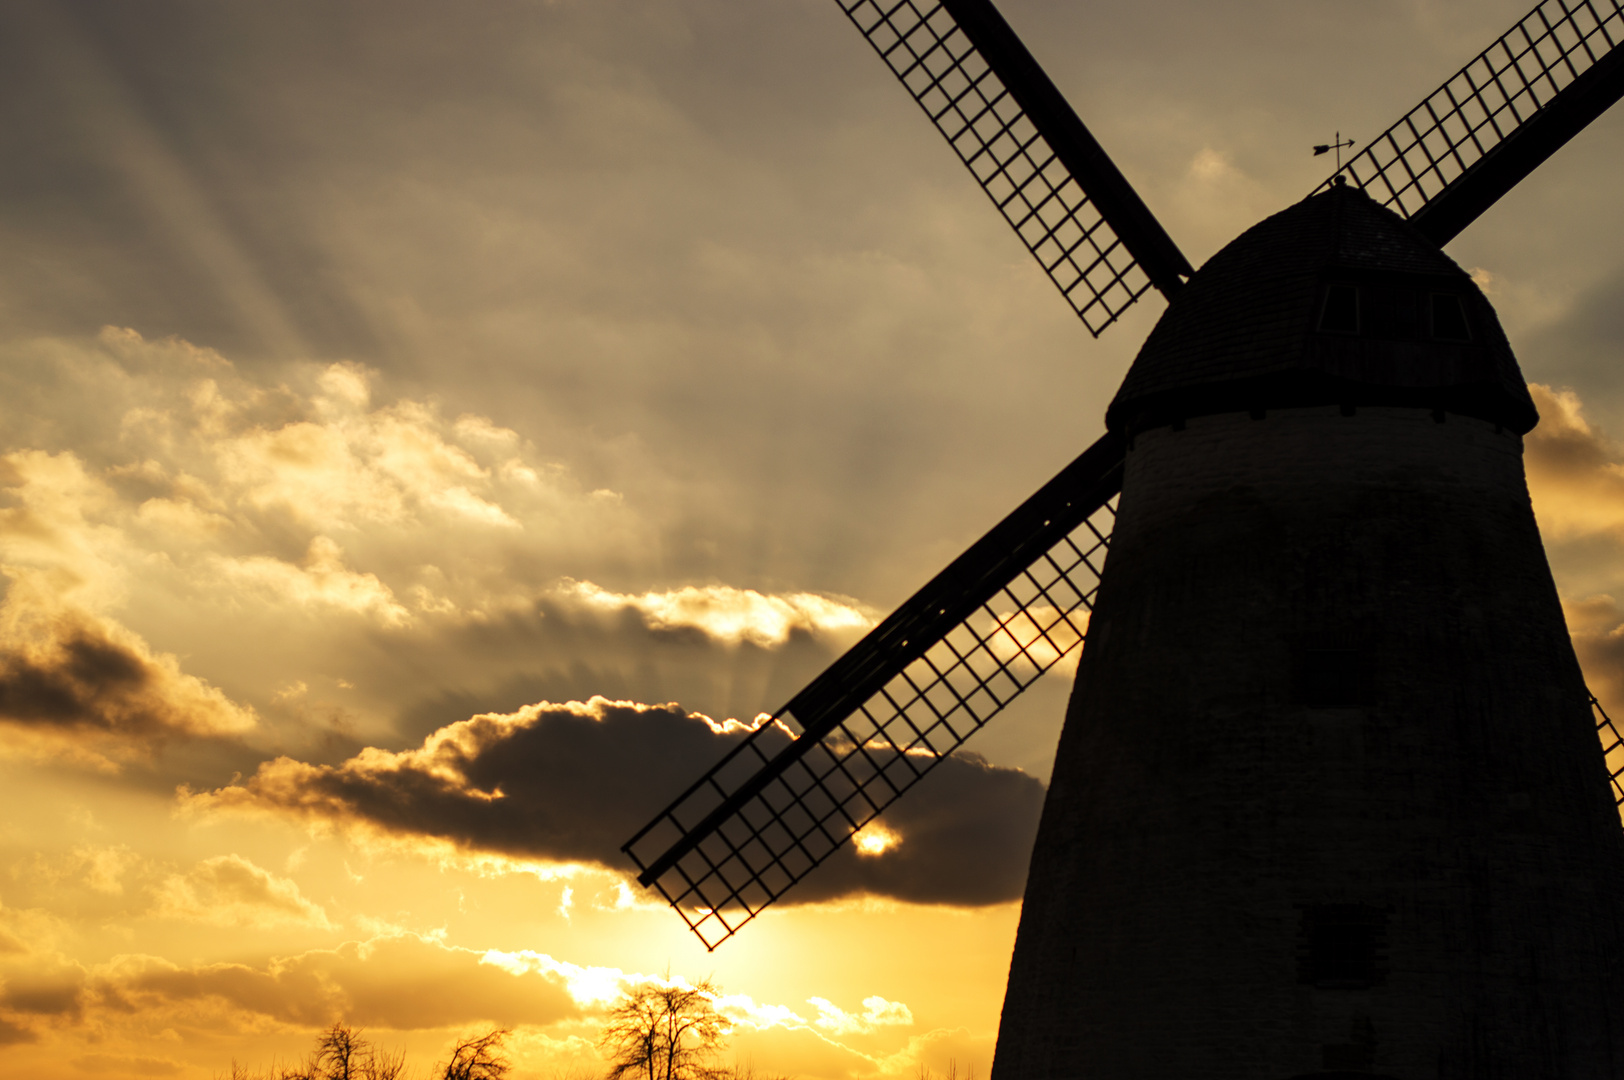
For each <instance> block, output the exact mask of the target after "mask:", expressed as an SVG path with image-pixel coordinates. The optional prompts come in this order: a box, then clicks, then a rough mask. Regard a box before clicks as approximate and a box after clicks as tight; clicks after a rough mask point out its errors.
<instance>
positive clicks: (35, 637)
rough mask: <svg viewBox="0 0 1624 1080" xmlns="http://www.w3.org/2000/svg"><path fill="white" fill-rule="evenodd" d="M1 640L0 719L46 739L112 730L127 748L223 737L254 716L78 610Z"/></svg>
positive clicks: (46, 616)
mask: <svg viewBox="0 0 1624 1080" xmlns="http://www.w3.org/2000/svg"><path fill="white" fill-rule="evenodd" d="M34 622H35V624H36V625H34V626H33V627H31V628H29V630H30V631H31V632H24V633H21V634H16V633H14V634H12V635H9V636H10V640H9V641H4V642H3V643H0V723H3V724H8V725H11V726H13V727H16V728H21V729H24V730H26V731H30V732H34V733H43V734H45V735H46V736H48V737H72V736H75V735H86V736H89V737H91V739H92V741H95V739H96V737H99V736H110V737H113V738H114V739H115V740H117V741H118V742H119V743H120V744H121V745H122V747H123V749H125V750H139V749H151V748H152V747H154V746H155V745H157V744H158V743H160V742H162V741H164V740H165V739H167V738H169V737H172V736H175V735H182V734H184V735H223V734H230V733H236V732H241V731H244V730H246V729H247V728H248V727H250V726H252V724H253V719H252V716H251V714H249V713H247V712H246V711H244V710H242V709H240V708H238V707H237V706H235V705H234V704H232V703H231V702H230V701H229V700H228V699H227V698H226V697H225V696H224V695H223V694H221V693H220V692H219V691H218V690H216V689H214V688H213V687H210V686H208V685H207V684H205V683H203V682H202V681H201V680H199V679H197V678H195V677H193V676H188V675H186V674H184V673H183V672H181V670H180V668H179V666H178V664H177V663H176V661H175V659H174V658H173V657H171V656H166V655H153V654H152V653H151V652H150V651H149V650H148V649H147V648H146V646H145V644H144V643H143V642H141V641H140V640H139V639H138V638H136V637H135V636H134V635H132V634H130V633H128V632H127V631H123V630H122V629H121V628H119V627H117V626H115V625H113V624H110V623H106V622H104V621H101V620H97V619H95V618H92V617H91V616H88V615H84V614H82V613H77V612H72V611H58V612H55V613H48V614H41V615H40V616H39V617H38V618H36V619H35V620H34Z"/></svg>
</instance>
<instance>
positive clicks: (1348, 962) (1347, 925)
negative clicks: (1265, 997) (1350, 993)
mask: <svg viewBox="0 0 1624 1080" xmlns="http://www.w3.org/2000/svg"><path fill="white" fill-rule="evenodd" d="M1302 911H1303V923H1302V935H1301V937H1300V939H1299V943H1298V954H1297V979H1298V981H1299V982H1304V983H1310V984H1312V985H1314V986H1318V987H1323V988H1327V989H1341V990H1360V989H1364V988H1365V987H1367V986H1374V985H1376V984H1378V983H1380V982H1381V981H1382V976H1383V975H1384V974H1385V972H1384V971H1383V970H1382V963H1381V960H1382V955H1381V954H1382V951H1383V949H1384V948H1385V947H1386V945H1387V913H1386V912H1385V911H1383V910H1382V909H1381V908H1377V907H1371V906H1370V905H1368V904H1313V905H1310V906H1305V907H1304V908H1303V909H1302Z"/></svg>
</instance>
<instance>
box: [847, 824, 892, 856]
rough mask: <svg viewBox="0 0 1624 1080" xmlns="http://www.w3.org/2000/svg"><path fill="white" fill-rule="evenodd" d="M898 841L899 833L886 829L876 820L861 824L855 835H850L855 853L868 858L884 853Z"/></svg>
mask: <svg viewBox="0 0 1624 1080" xmlns="http://www.w3.org/2000/svg"><path fill="white" fill-rule="evenodd" d="M900 843H902V836H901V834H899V833H896V832H893V831H891V830H890V829H887V828H886V827H885V826H884V825H881V824H879V823H878V822H873V823H870V824H868V825H865V826H863V828H862V829H861V830H860V831H859V832H858V833H857V835H856V836H854V837H852V844H853V845H854V846H855V847H856V848H857V854H859V855H866V856H868V857H869V858H874V857H877V856H880V855H884V854H885V853H886V852H887V851H890V850H891V849H892V848H894V847H896V846H897V845H898V844H900Z"/></svg>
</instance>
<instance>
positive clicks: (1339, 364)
mask: <svg viewBox="0 0 1624 1080" xmlns="http://www.w3.org/2000/svg"><path fill="white" fill-rule="evenodd" d="M1337 284H1343V285H1351V286H1354V287H1355V288H1356V289H1358V292H1359V303H1360V305H1361V311H1362V313H1363V314H1362V315H1361V322H1360V328H1359V331H1358V332H1357V333H1337V332H1327V331H1326V330H1324V329H1322V328H1321V311H1322V308H1323V305H1324V303H1325V297H1326V295H1327V289H1328V288H1329V287H1330V286H1332V285H1337ZM1435 295H1442V296H1453V297H1457V298H1458V299H1459V302H1460V304H1461V305H1462V310H1463V312H1464V314H1465V316H1466V319H1467V322H1468V324H1469V326H1470V328H1471V333H1470V338H1471V339H1470V340H1469V341H1446V340H1440V339H1439V337H1438V335H1437V334H1436V333H1434V331H1433V324H1432V323H1431V321H1430V317H1429V315H1430V312H1431V310H1432V309H1431V307H1430V305H1432V304H1434V303H1436V302H1437V301H1434V300H1433V299H1432V298H1433V297H1434V296H1435ZM1337 403H1340V404H1343V405H1377V404H1390V405H1415V406H1420V407H1426V408H1433V409H1443V410H1446V411H1451V412H1457V413H1461V414H1464V415H1471V416H1478V417H1481V418H1483V419H1488V420H1492V421H1493V422H1495V423H1497V424H1503V425H1505V426H1506V427H1509V428H1511V429H1512V430H1514V431H1517V432H1519V433H1521V432H1526V431H1527V430H1529V429H1530V428H1532V427H1533V426H1534V424H1535V423H1536V422H1537V421H1538V419H1539V416H1538V414H1537V413H1536V412H1535V411H1534V403H1533V401H1532V399H1531V398H1530V397H1529V396H1528V388H1527V386H1526V384H1525V383H1524V381H1523V377H1522V372H1521V370H1520V369H1519V368H1518V366H1517V361H1516V358H1515V357H1514V356H1513V355H1512V352H1511V346H1510V345H1509V343H1507V341H1506V337H1505V333H1504V331H1503V330H1501V328H1500V323H1499V319H1498V318H1497V317H1496V316H1495V314H1494V309H1493V308H1492V307H1491V306H1490V305H1489V302H1488V301H1487V300H1486V299H1485V298H1484V297H1483V294H1482V292H1481V291H1480V290H1479V289H1478V288H1477V286H1476V285H1475V284H1474V283H1473V282H1472V280H1471V278H1470V277H1469V276H1468V275H1467V274H1466V273H1465V272H1464V271H1463V270H1462V269H1461V268H1460V267H1459V266H1458V265H1456V263H1455V262H1454V260H1452V259H1451V258H1449V256H1447V255H1445V254H1444V253H1443V252H1442V251H1441V250H1439V249H1438V248H1437V247H1435V246H1434V245H1433V244H1432V243H1431V242H1429V241H1428V240H1427V239H1426V238H1425V237H1423V236H1422V235H1421V234H1420V233H1418V232H1417V231H1416V230H1415V229H1413V228H1411V226H1410V225H1409V224H1408V223H1407V222H1405V221H1404V220H1403V219H1402V218H1400V217H1399V216H1398V215H1396V214H1394V213H1392V212H1391V211H1389V210H1386V209H1384V208H1382V207H1381V206H1378V205H1377V204H1376V203H1375V202H1374V201H1373V200H1371V199H1370V198H1369V197H1368V196H1367V195H1365V194H1364V192H1362V191H1360V190H1358V189H1357V188H1354V187H1350V186H1335V187H1332V188H1330V189H1328V190H1326V191H1323V192H1321V193H1319V194H1317V195H1313V196H1311V197H1309V198H1307V199H1305V200H1303V201H1302V202H1300V203H1298V204H1296V205H1295V206H1292V207H1290V208H1289V209H1286V210H1284V211H1282V212H1280V213H1278V214H1275V215H1274V216H1273V217H1270V218H1268V219H1266V220H1264V221H1262V222H1260V223H1259V224H1257V225H1255V226H1253V227H1252V228H1251V229H1248V230H1247V231H1246V232H1245V233H1242V234H1241V236H1240V237H1238V238H1237V239H1236V240H1234V241H1232V242H1231V243H1230V244H1229V245H1228V246H1227V247H1225V248H1224V249H1223V250H1222V251H1220V252H1218V254H1216V255H1214V256H1213V257H1212V258H1211V259H1210V260H1208V262H1207V263H1206V265H1204V266H1203V267H1202V268H1201V269H1200V270H1199V271H1198V272H1197V273H1196V274H1195V276H1194V277H1192V278H1191V279H1190V281H1189V282H1188V284H1187V285H1186V286H1185V287H1184V288H1183V289H1182V290H1180V292H1179V294H1178V295H1177V296H1176V297H1175V298H1174V300H1173V303H1172V304H1171V305H1170V306H1169V307H1168V309H1167V311H1166V312H1165V313H1164V314H1163V315H1162V318H1161V320H1160V321H1159V322H1158V323H1157V324H1156V327H1155V329H1154V330H1152V331H1151V334H1150V337H1149V338H1148V339H1147V340H1146V341H1145V344H1144V347H1143V348H1142V349H1141V350H1140V351H1139V356H1138V358H1137V359H1135V361H1134V363H1133V366H1132V367H1131V368H1130V369H1129V371H1128V375H1127V378H1126V379H1125V380H1123V384H1122V388H1121V390H1119V391H1118V392H1117V396H1116V398H1115V400H1114V401H1112V403H1111V407H1110V409H1109V410H1108V411H1107V413H1106V422H1107V424H1108V425H1109V426H1110V427H1111V429H1112V430H1114V431H1119V432H1123V433H1126V434H1130V435H1131V434H1132V433H1133V432H1134V431H1135V430H1142V429H1144V428H1145V427H1147V426H1159V425H1160V424H1163V423H1167V422H1169V421H1177V420H1180V419H1183V418H1185V417H1188V416H1199V415H1205V414H1210V413H1215V412H1228V411H1238V410H1244V409H1253V410H1255V409H1260V408H1265V409H1266V408H1285V407H1291V406H1294V405H1318V404H1337Z"/></svg>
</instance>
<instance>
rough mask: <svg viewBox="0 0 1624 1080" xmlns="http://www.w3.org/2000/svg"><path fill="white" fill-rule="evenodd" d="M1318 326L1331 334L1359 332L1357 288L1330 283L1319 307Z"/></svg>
mask: <svg viewBox="0 0 1624 1080" xmlns="http://www.w3.org/2000/svg"><path fill="white" fill-rule="evenodd" d="M1319 328H1320V329H1321V330H1323V331H1325V332H1327V333H1332V334H1357V333H1358V332H1359V290H1358V289H1357V288H1355V287H1354V286H1352V285H1330V286H1327V287H1326V289H1325V306H1324V307H1322V308H1321V309H1320V321H1319Z"/></svg>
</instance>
